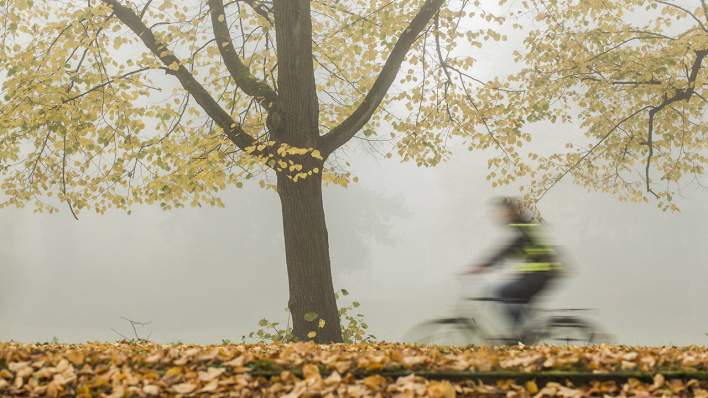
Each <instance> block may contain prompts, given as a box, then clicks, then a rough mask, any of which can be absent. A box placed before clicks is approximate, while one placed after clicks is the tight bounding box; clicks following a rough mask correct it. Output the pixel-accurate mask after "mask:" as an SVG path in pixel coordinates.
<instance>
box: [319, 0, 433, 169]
mask: <svg viewBox="0 0 708 398" xmlns="http://www.w3.org/2000/svg"><path fill="white" fill-rule="evenodd" d="M443 3H444V0H426V2H425V4H423V6H422V7H421V10H420V11H419V12H418V15H416V16H415V18H413V21H411V23H410V25H408V27H407V28H406V29H405V30H404V31H403V32H402V33H401V35H400V37H399V38H398V42H396V45H395V46H394V47H393V50H392V51H391V54H390V55H389V57H388V59H387V60H386V64H385V65H384V67H383V69H382V70H381V73H380V74H379V76H378V78H377V79H376V82H375V83H374V85H373V87H371V90H370V91H369V93H368V94H367V95H366V97H365V98H364V100H363V101H362V103H361V105H359V107H358V108H357V109H356V110H355V111H354V113H352V114H351V115H350V116H349V117H348V118H346V119H345V120H344V121H343V122H342V123H340V124H339V125H338V126H337V127H335V128H333V129H332V130H330V132H329V133H327V134H325V135H323V136H322V137H320V139H319V144H320V145H319V148H320V152H321V153H322V156H323V157H325V158H326V157H327V156H328V155H330V154H331V153H332V152H334V151H335V150H336V149H337V148H339V147H341V146H342V145H344V144H346V143H347V142H348V141H349V140H350V139H351V138H352V137H354V135H355V134H356V133H357V132H358V131H359V130H360V129H361V128H362V127H363V126H364V125H365V124H366V123H367V122H368V121H369V119H371V116H372V115H373V114H374V111H376V108H378V107H379V105H380V104H381V101H382V100H383V98H384V96H385V95H386V92H387V91H388V89H389V88H390V87H391V84H392V83H393V81H394V80H395V79H396V75H397V74H398V70H399V69H400V67H401V63H403V60H404V59H405V57H406V53H407V52H408V50H409V49H410V48H411V46H412V45H413V43H414V42H415V40H416V39H417V37H418V34H420V32H422V31H423V29H424V28H425V26H426V25H427V24H428V22H429V21H430V19H431V18H432V17H433V16H434V15H435V13H437V12H438V10H439V9H440V7H441V6H442V4H443Z"/></svg>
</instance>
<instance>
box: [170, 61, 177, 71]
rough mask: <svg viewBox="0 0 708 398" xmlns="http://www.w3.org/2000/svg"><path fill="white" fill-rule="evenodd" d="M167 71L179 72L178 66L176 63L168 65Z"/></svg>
mask: <svg viewBox="0 0 708 398" xmlns="http://www.w3.org/2000/svg"><path fill="white" fill-rule="evenodd" d="M169 69H170V70H179V65H177V62H173V63H172V64H170V66H169Z"/></svg>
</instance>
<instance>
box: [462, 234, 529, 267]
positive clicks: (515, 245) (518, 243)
mask: <svg viewBox="0 0 708 398" xmlns="http://www.w3.org/2000/svg"><path fill="white" fill-rule="evenodd" d="M523 246H524V237H523V235H521V234H519V236H518V237H517V238H516V239H514V240H513V241H512V242H511V243H509V244H508V245H507V246H505V247H503V248H501V249H500V250H499V251H497V252H496V253H495V254H494V255H493V256H491V257H489V258H488V259H487V261H485V262H483V263H480V264H477V265H470V266H468V267H466V268H465V269H464V270H463V271H462V272H461V274H462V275H467V274H480V273H483V272H486V271H488V270H489V269H490V268H491V267H493V266H495V265H497V264H499V262H500V261H501V259H503V258H504V257H506V256H509V255H511V254H514V253H516V252H518V251H519V250H521V249H522V248H523Z"/></svg>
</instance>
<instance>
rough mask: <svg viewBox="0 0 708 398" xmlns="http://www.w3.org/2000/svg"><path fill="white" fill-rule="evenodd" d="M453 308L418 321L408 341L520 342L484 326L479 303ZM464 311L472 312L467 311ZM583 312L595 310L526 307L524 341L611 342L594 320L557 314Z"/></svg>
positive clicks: (489, 299) (483, 299)
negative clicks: (446, 313) (447, 313)
mask: <svg viewBox="0 0 708 398" xmlns="http://www.w3.org/2000/svg"><path fill="white" fill-rule="evenodd" d="M464 301H465V302H468V301H472V302H475V303H480V304H478V305H479V306H481V305H482V303H487V302H504V301H502V299H500V298H495V297H474V298H465V299H464ZM505 305H507V304H505ZM453 310H454V312H455V316H453V317H448V318H438V319H432V320H428V321H425V322H422V323H420V324H418V325H417V326H415V327H414V328H413V329H411V330H410V331H409V332H408V333H407V334H406V336H404V341H409V342H413V343H417V344H434V345H441V346H445V345H447V346H467V345H480V344H484V345H489V346H492V345H493V346H499V345H516V344H518V343H519V338H517V337H512V336H504V335H503V334H502V333H500V332H499V330H498V329H496V328H494V327H493V325H492V326H489V327H485V326H482V325H481V324H480V321H482V320H483V319H484V318H485V314H484V312H481V311H479V310H478V308H477V307H476V306H465V307H453ZM462 310H468V311H469V312H468V313H463V312H462ZM581 311H592V309H588V308H564V309H538V308H534V307H533V306H525V313H526V318H527V319H529V321H527V323H526V325H525V326H524V327H523V328H522V336H523V343H524V344H526V345H539V344H556V345H559V344H565V345H576V344H599V343H607V342H610V341H611V340H612V338H613V336H612V335H610V334H607V333H605V332H604V330H603V328H601V327H600V326H599V325H597V324H596V323H595V322H594V321H591V320H589V319H587V318H585V317H581V316H577V315H555V314H557V313H576V312H581ZM542 313H550V314H551V315H548V316H539V314H542Z"/></svg>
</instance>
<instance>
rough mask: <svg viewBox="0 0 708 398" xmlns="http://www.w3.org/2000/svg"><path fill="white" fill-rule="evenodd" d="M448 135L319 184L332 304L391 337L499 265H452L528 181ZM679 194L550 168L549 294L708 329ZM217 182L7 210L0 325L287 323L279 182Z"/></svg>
mask: <svg viewBox="0 0 708 398" xmlns="http://www.w3.org/2000/svg"><path fill="white" fill-rule="evenodd" d="M521 39H522V36H520V35H519V34H517V35H513V36H512V37H511V38H510V41H509V42H507V43H505V44H503V45H502V44H498V43H495V44H492V45H486V46H485V47H483V48H482V49H481V50H476V49H475V50H474V51H473V52H471V53H470V54H471V55H472V56H473V57H474V58H476V60H477V62H478V65H477V66H476V67H475V68H476V69H475V71H476V73H478V74H477V76H478V77H479V78H491V77H492V76H493V74H494V73H502V72H503V73H512V72H513V70H515V69H518V68H515V67H514V66H513V65H512V61H511V51H510V49H511V48H521V46H520V43H521ZM140 51H143V50H142V49H140ZM460 51H463V52H464V51H467V49H464V48H461V49H460ZM404 69H405V68H404ZM167 80H169V79H168V78H166V80H165V81H167ZM172 84H174V81H172ZM526 128H527V129H529V130H528V131H529V132H531V133H532V135H533V142H531V143H530V144H529V145H528V148H530V149H533V150H536V151H539V152H546V153H551V152H552V151H555V150H562V148H563V145H564V144H565V143H566V142H573V143H575V144H583V143H586V142H587V141H585V140H586V138H585V137H584V136H583V135H582V132H581V131H579V130H577V129H575V128H574V127H573V126H572V125H565V126H562V125H532V126H527V127H526ZM450 147H451V149H452V152H453V155H452V157H451V159H450V161H449V162H447V163H443V164H440V165H439V166H437V167H435V168H430V169H428V168H418V167H416V166H415V164H414V163H404V164H402V163H400V162H399V161H398V160H397V158H396V157H394V158H393V159H390V160H381V159H376V158H373V157H371V156H368V155H366V154H365V153H366V152H367V151H366V150H365V148H361V147H359V146H358V145H357V144H356V143H354V145H352V146H351V148H350V149H349V150H347V151H344V152H341V153H338V155H339V157H340V160H346V161H348V162H349V163H350V164H351V169H350V170H351V171H352V173H353V175H355V176H358V177H359V182H358V183H356V184H354V183H353V184H350V186H349V187H348V188H346V189H345V188H342V187H338V186H330V187H328V188H325V189H324V206H325V211H326V217H327V226H328V231H329V243H330V251H331V252H330V255H331V258H332V273H333V278H334V287H335V289H341V288H345V289H347V290H348V291H349V292H350V295H349V296H346V297H343V298H342V299H340V301H339V306H340V307H341V306H344V305H348V304H350V303H351V301H358V302H360V303H361V306H360V307H359V308H358V311H356V312H358V313H361V314H364V315H365V321H366V323H368V325H369V329H368V332H370V333H372V334H374V335H376V337H377V338H378V339H379V340H386V341H399V340H400V339H401V338H402V337H403V335H404V333H405V332H406V331H407V330H409V329H410V328H411V327H413V326H414V325H415V324H416V323H418V322H421V321H423V320H425V319H427V318H432V317H437V316H444V315H446V314H447V313H448V312H447V311H448V310H447V308H446V307H447V306H448V305H452V304H454V303H455V300H456V299H458V298H459V297H460V296H461V295H464V294H469V293H474V292H475V291H480V289H482V288H484V287H485V286H488V284H487V283H488V282H491V283H496V284H498V283H501V281H500V280H501V279H503V278H504V276H503V275H502V276H495V275H492V276H484V277H465V278H460V277H457V276H456V273H457V272H458V271H459V270H460V268H461V267H463V266H465V265H469V264H473V263H475V262H477V261H481V260H483V259H484V256H486V255H488V254H489V253H490V251H492V250H494V249H495V248H496V247H497V245H499V244H501V243H503V241H504V239H505V238H506V237H507V236H506V234H505V232H507V231H505V229H504V228H503V227H502V226H500V225H498V224H496V222H495V221H494V220H493V219H491V218H490V217H489V207H488V204H489V202H490V200H491V199H492V198H495V197H498V196H504V195H518V194H519V191H518V185H517V186H514V185H512V186H508V187H500V188H492V187H491V185H490V183H489V182H488V181H486V178H485V177H486V175H487V174H488V170H487V159H488V158H490V157H491V156H493V152H492V151H489V152H479V151H474V152H468V151H467V149H466V146H464V145H462V143H461V142H456V141H453V142H452V143H451V144H450ZM522 158H523V156H522ZM683 196H684V197H679V195H675V198H676V202H675V203H677V205H678V206H679V207H680V208H681V211H682V212H681V213H674V214H671V213H670V212H666V213H664V212H662V211H660V210H659V209H657V207H656V205H657V203H656V202H654V201H651V200H650V203H648V204H646V203H645V204H631V203H622V202H619V201H618V200H617V199H616V198H614V197H613V196H611V195H609V194H603V193H588V192H587V191H586V190H584V189H583V188H581V187H578V186H575V185H572V184H571V181H570V179H568V180H564V181H563V182H562V183H560V184H558V185H556V186H555V187H554V188H553V189H552V190H551V191H550V192H549V193H548V194H547V195H546V196H545V197H544V199H543V200H542V202H541V203H540V204H539V209H540V210H541V212H542V215H543V217H544V219H545V220H546V222H547V223H548V227H549V232H550V233H551V234H552V236H553V237H554V238H555V241H556V242H557V243H558V244H560V245H562V246H563V247H564V248H565V251H566V252H567V253H568V254H569V255H570V258H571V259H572V264H571V266H572V269H573V276H572V277H570V278H567V279H566V280H565V281H563V283H560V284H559V286H558V287H557V288H556V289H555V290H554V293H553V295H551V296H549V297H548V299H547V300H546V301H545V302H544V305H545V306H546V307H548V308H554V307H557V308H562V307H580V308H595V309H597V311H596V312H594V313H592V314H591V316H592V318H593V319H595V320H596V321H597V322H598V323H599V324H601V325H602V326H604V327H605V328H606V329H607V330H608V331H609V332H611V333H614V334H615V335H616V342H618V343H625V344H639V345H664V344H675V345H688V344H697V345H705V344H706V343H708V336H706V334H705V333H706V332H708V316H707V315H708V314H707V313H706V312H707V311H706V309H705V305H704V304H705V303H706V302H708V290H706V289H705V288H704V281H706V280H708V264H707V261H706V259H707V258H708V244H707V243H708V242H707V239H708V226H707V225H706V220H708V193H705V192H702V191H700V190H698V191H694V190H692V188H691V187H688V188H686V189H684V190H683ZM222 199H223V201H224V203H225V204H226V208H225V209H219V208H208V207H205V208H201V209H200V208H197V209H193V208H187V209H174V210H170V211H167V212H164V211H162V210H161V209H160V208H159V207H158V206H147V205H144V206H134V207H132V215H130V216H128V215H127V214H125V213H124V212H121V211H108V212H107V213H106V215H103V216H101V215H98V214H96V213H95V212H93V211H84V212H82V213H80V214H79V219H80V220H79V221H75V220H74V219H73V217H72V215H71V213H70V212H69V209H68V207H67V206H66V205H65V204H62V205H59V208H60V213H59V214H55V215H49V214H33V212H32V208H31V207H27V208H25V209H14V208H8V209H3V210H1V211H0V226H1V227H0V340H2V341H9V340H10V339H14V340H15V341H20V342H25V343H30V342H37V341H39V342H44V341H50V340H51V339H52V338H53V337H54V336H56V337H57V339H58V340H59V342H63V343H79V342H86V341H94V340H101V341H115V340H117V339H120V338H121V337H120V336H119V335H118V334H116V333H115V332H114V331H112V330H111V328H114V329H116V330H117V331H119V332H121V333H122V334H124V335H126V336H128V337H133V331H132V328H131V327H130V324H129V323H128V322H127V321H125V320H123V319H121V318H120V317H126V318H129V319H132V320H135V321H142V322H151V323H150V324H149V325H147V326H145V327H144V328H140V327H139V328H138V332H139V334H140V337H142V338H145V337H147V336H148V335H150V339H151V340H153V341H157V342H161V343H167V342H172V341H177V340H181V341H183V342H185V343H195V344H210V343H220V342H221V340H222V339H230V340H232V341H234V342H240V341H241V336H242V335H244V334H248V332H252V331H255V330H257V329H259V327H258V325H257V323H258V321H259V320H260V319H262V318H267V319H268V320H269V321H271V322H280V323H281V325H284V324H286V323H287V313H286V312H285V311H284V309H285V307H287V300H288V291H287V289H288V284H287V273H286V266H285V250H284V243H283V232H282V219H281V210H280V202H279V199H278V197H277V194H276V193H274V192H273V191H272V190H271V191H265V190H263V189H260V188H258V186H257V184H255V183H253V184H248V183H246V184H244V188H243V189H237V188H236V187H234V186H229V187H228V188H227V189H226V190H225V191H223V195H222ZM247 341H254V340H247Z"/></svg>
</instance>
